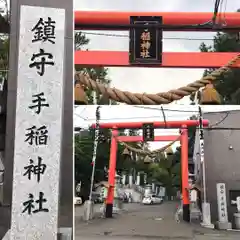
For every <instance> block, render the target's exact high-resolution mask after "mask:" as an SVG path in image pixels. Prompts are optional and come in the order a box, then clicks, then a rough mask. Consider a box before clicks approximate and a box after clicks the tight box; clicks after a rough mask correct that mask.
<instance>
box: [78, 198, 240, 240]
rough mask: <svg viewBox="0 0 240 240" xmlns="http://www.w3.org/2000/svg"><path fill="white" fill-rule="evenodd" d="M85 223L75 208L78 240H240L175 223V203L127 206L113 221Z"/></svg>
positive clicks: (239, 234)
mask: <svg viewBox="0 0 240 240" xmlns="http://www.w3.org/2000/svg"><path fill="white" fill-rule="evenodd" d="M99 209H100V206H99V205H96V207H95V211H96V212H98V213H97V214H96V215H97V218H96V219H94V220H92V221H90V222H89V223H86V222H84V221H83V220H82V215H83V207H76V208H75V237H76V238H75V239H76V240H147V239H148V240H239V239H240V232H232V231H217V230H211V229H205V228H202V227H201V226H199V225H198V224H187V223H184V222H181V223H176V222H175V220H174V213H175V209H176V203H174V202H165V203H163V204H162V205H151V206H142V205H140V204H125V205H124V209H125V210H124V211H122V212H121V213H120V214H118V215H116V216H115V217H114V218H112V219H104V218H101V214H100V212H99Z"/></svg>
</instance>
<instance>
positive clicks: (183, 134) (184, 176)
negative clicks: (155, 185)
mask: <svg viewBox="0 0 240 240" xmlns="http://www.w3.org/2000/svg"><path fill="white" fill-rule="evenodd" d="M146 123H149V122H146ZM143 124H144V122H120V123H100V124H99V127H100V128H105V129H106V128H107V129H112V138H111V149H110V160H109V172H108V183H109V189H108V194H107V199H106V212H105V216H106V218H111V217H112V213H113V201H114V187H115V176H116V161H117V145H118V142H119V141H121V142H141V141H143V137H142V136H118V129H131V128H132V129H134V128H136V129H140V128H141V127H142V125H143ZM208 124H209V122H208V120H206V119H204V120H203V126H205V127H206V126H208ZM153 125H154V127H155V128H181V131H180V143H181V146H182V149H181V180H182V197H183V220H184V221H186V222H189V221H190V205H189V204H190V201H189V183H188V178H189V176H188V175H189V173H188V127H194V126H199V121H198V120H181V121H167V122H153ZM92 128H96V124H93V125H92ZM178 138H179V136H176V135H170V136H155V137H154V141H176V140H177V139H178Z"/></svg>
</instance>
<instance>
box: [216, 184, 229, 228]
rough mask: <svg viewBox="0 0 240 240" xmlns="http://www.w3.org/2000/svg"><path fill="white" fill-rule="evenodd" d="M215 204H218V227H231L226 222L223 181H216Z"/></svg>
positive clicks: (224, 186) (225, 200)
mask: <svg viewBox="0 0 240 240" xmlns="http://www.w3.org/2000/svg"><path fill="white" fill-rule="evenodd" d="M217 204H218V222H217V227H218V228H219V229H231V228H232V226H231V223H230V222H228V212H227V198H226V185H225V183H217Z"/></svg>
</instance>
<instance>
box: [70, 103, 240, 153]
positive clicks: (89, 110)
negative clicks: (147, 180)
mask: <svg viewBox="0 0 240 240" xmlns="http://www.w3.org/2000/svg"><path fill="white" fill-rule="evenodd" d="M163 109H164V114H165V116H166V120H169V121H170V120H172V121H173V120H175V121H176V120H184V119H186V120H187V119H189V117H190V116H193V115H194V114H196V115H198V106H196V105H195V106H192V105H190V106H185V105H167V106H166V105H165V106H163ZM229 110H240V106H238V105H236V106H231V105H230V106H228V105H219V106H202V111H203V113H204V112H205V113H206V112H221V111H229ZM95 113H96V106H94V105H88V106H78V107H76V108H75V111H74V126H75V127H81V128H86V129H87V128H88V127H89V126H90V125H91V124H92V123H95V122H96V117H95ZM220 120H221V119H219V121H220ZM135 121H136V122H152V121H163V114H162V111H161V106H132V105H110V106H107V105H105V106H101V108H100V123H101V122H105V123H106V122H135ZM214 124H216V123H215V122H213V123H211V122H210V125H214ZM139 133H140V135H142V132H141V131H140V132H139ZM178 134H179V130H178V129H157V130H155V136H157V135H159V136H160V135H178ZM167 144H169V142H150V149H152V150H153V149H157V148H160V147H163V146H165V145H167ZM178 145H179V143H178V142H177V143H175V144H174V145H173V146H172V147H173V149H175V148H176V147H177V146H178Z"/></svg>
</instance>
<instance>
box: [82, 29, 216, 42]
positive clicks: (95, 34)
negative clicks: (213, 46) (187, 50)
mask: <svg viewBox="0 0 240 240" xmlns="http://www.w3.org/2000/svg"><path fill="white" fill-rule="evenodd" d="M80 32H81V33H83V34H86V35H93V36H105V37H119V38H129V35H128V34H113V33H97V32H85V31H80ZM163 39H165V40H186V41H188V40H189V41H213V40H214V38H207V37H206V38H192V37H163Z"/></svg>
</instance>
